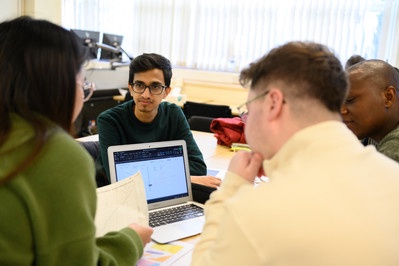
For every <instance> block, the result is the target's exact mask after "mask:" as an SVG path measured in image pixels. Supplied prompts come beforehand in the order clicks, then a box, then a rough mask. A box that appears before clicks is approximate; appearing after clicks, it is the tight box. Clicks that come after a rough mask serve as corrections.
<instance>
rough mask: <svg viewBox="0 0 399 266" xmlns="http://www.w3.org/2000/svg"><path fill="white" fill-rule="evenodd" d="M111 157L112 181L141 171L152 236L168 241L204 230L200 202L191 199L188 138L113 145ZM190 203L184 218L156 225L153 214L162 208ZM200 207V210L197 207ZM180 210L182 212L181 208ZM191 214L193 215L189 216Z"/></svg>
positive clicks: (110, 149)
mask: <svg viewBox="0 0 399 266" xmlns="http://www.w3.org/2000/svg"><path fill="white" fill-rule="evenodd" d="M108 160H109V169H110V178H111V182H112V183H114V182H118V181H120V180H123V179H125V178H127V177H129V176H132V175H133V174H135V173H136V172H137V171H140V172H141V175H142V176H143V181H144V187H145V192H146V198H147V204H148V211H149V216H150V226H151V227H153V229H154V233H153V235H152V237H151V238H152V239H153V240H154V241H156V242H158V243H168V242H171V241H174V240H178V239H181V238H185V237H189V236H193V235H196V234H199V233H201V232H202V227H203V225H204V222H205V219H204V216H203V209H202V207H201V206H200V204H196V203H194V202H193V201H192V192H191V180H190V174H189V166H188V155H187V147H186V142H185V141H184V140H172V141H162V142H151V143H139V144H126V145H118V146H110V147H109V148H108ZM187 206H190V208H193V209H194V210H193V211H190V213H192V214H191V215H187V214H184V215H183V216H184V218H185V220H182V221H177V222H172V223H169V224H162V223H163V222H161V224H162V225H155V224H154V223H152V222H151V220H152V216H154V215H155V214H156V213H159V212H160V211H163V212H166V213H167V214H168V215H169V214H170V213H171V212H172V209H176V208H175V207H184V208H186V207H187ZM198 209H199V210H198ZM178 212H181V211H180V210H179V211H178ZM189 216H191V217H189Z"/></svg>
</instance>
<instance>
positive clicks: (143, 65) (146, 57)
mask: <svg viewBox="0 0 399 266" xmlns="http://www.w3.org/2000/svg"><path fill="white" fill-rule="evenodd" d="M155 68H157V69H161V70H162V72H163V76H164V79H165V85H166V86H167V87H169V86H170V81H171V79H172V65H171V63H170V61H169V60H168V59H167V58H165V57H164V56H162V55H159V54H154V53H152V54H142V55H140V56H137V57H136V58H134V59H133V60H132V62H131V63H130V68H129V84H132V83H133V79H134V74H135V73H140V72H145V71H148V70H152V69H155Z"/></svg>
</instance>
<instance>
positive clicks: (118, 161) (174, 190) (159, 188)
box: [112, 145, 189, 204]
mask: <svg viewBox="0 0 399 266" xmlns="http://www.w3.org/2000/svg"><path fill="white" fill-rule="evenodd" d="M150 146H151V145H149V147H145V148H139V149H132V150H121V151H113V153H112V154H113V160H114V167H115V174H116V181H120V180H123V179H125V178H127V177H129V176H132V175H133V174H135V173H136V172H137V171H140V172H141V175H142V177H143V181H144V187H145V192H146V197H147V203H149V204H150V203H155V202H159V201H165V200H171V199H177V198H182V197H187V196H189V184H188V183H187V176H186V172H187V171H186V170H187V169H186V164H185V161H184V150H183V146H182V145H173V146H166V147H153V146H152V147H150Z"/></svg>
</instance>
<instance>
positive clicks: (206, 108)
mask: <svg viewBox="0 0 399 266" xmlns="http://www.w3.org/2000/svg"><path fill="white" fill-rule="evenodd" d="M183 111H184V114H185V115H186V118H187V120H188V119H190V117H192V116H205V117H211V118H216V117H232V112H231V108H230V106H228V105H217V104H207V103H197V102H190V101H187V102H186V103H185V104H184V106H183Z"/></svg>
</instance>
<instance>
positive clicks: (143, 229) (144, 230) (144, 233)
mask: <svg viewBox="0 0 399 266" xmlns="http://www.w3.org/2000/svg"><path fill="white" fill-rule="evenodd" d="M129 227H130V228H132V229H133V230H134V231H136V232H137V234H138V235H139V236H140V237H141V240H143V243H144V246H145V245H146V244H147V243H149V242H150V241H151V235H152V232H153V231H154V230H153V229H152V228H151V227H149V226H143V225H139V224H136V223H133V224H130V225H129Z"/></svg>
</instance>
